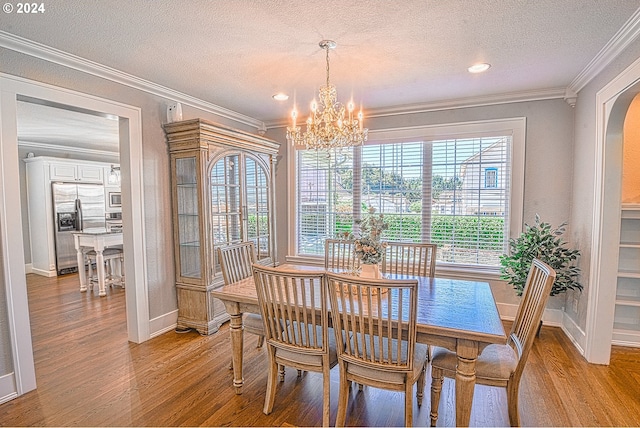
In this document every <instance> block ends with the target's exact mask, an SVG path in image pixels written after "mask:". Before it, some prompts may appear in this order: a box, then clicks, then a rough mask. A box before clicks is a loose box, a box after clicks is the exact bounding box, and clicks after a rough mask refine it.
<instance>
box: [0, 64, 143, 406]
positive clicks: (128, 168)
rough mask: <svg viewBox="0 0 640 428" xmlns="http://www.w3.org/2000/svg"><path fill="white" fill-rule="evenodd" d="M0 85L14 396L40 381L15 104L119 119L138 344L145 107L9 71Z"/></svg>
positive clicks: (129, 307)
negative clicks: (29, 103) (30, 103)
mask: <svg viewBox="0 0 640 428" xmlns="http://www.w3.org/2000/svg"><path fill="white" fill-rule="evenodd" d="M0 89H2V91H0V97H1V98H0V121H1V123H2V127H1V130H0V133H1V134H0V155H1V159H2V165H1V169H0V210H1V211H2V213H3V215H2V216H0V230H2V231H3V233H2V234H1V236H0V244H1V245H2V254H3V260H2V262H3V265H2V268H3V269H2V275H3V280H4V284H5V287H6V290H7V313H8V317H7V318H8V320H9V323H8V324H9V339H8V341H7V342H8V343H3V345H6V346H7V347H8V348H9V349H11V351H12V354H11V359H12V361H13V368H14V369H15V372H14V373H9V374H10V375H13V378H12V380H13V384H14V385H15V392H16V394H17V395H21V394H24V393H26V392H28V391H30V390H32V389H35V387H36V382H35V381H36V379H35V369H34V365H33V355H32V354H33V350H32V345H31V332H30V323H29V316H28V303H27V289H26V279H25V257H24V249H23V245H22V243H23V229H22V223H23V222H24V220H23V219H22V216H21V214H22V213H21V211H20V210H16V209H15V207H20V206H21V200H20V191H19V187H20V186H18V185H17V183H19V177H20V174H19V165H20V162H22V161H21V160H20V156H19V149H18V141H17V139H18V137H17V135H18V132H17V104H18V102H19V101H20V100H42V102H44V103H47V104H49V105H62V106H68V107H71V108H72V109H77V111H84V112H92V113H93V114H97V115H102V116H111V117H113V118H117V122H118V135H119V154H120V157H119V160H120V171H121V174H122V183H121V188H122V195H121V197H122V222H123V228H124V232H123V246H124V252H125V254H126V255H127V263H125V276H126V281H127V283H126V285H127V291H126V296H125V302H126V303H125V307H126V310H125V311H126V319H127V337H128V340H129V341H131V342H136V343H140V342H143V341H145V340H148V339H149V337H150V333H149V306H148V290H147V280H146V257H145V234H144V224H143V219H144V197H143V185H142V129H141V111H140V109H139V108H137V107H132V106H128V105H124V104H121V103H117V102H114V101H110V100H106V99H102V98H98V97H94V96H91V95H87V94H82V93H79V92H75V91H70V90H68V89H63V88H58V87H54V86H51V85H46V84H42V83H39V82H34V81H30V80H26V79H22V78H19V77H15V76H10V75H0ZM18 249H19V251H18ZM1 310H4V308H1ZM4 396H6V394H4Z"/></svg>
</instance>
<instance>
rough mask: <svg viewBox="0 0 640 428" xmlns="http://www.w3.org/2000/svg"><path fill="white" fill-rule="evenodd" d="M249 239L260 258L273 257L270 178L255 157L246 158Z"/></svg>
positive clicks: (246, 212)
mask: <svg viewBox="0 0 640 428" xmlns="http://www.w3.org/2000/svg"><path fill="white" fill-rule="evenodd" d="M245 179H246V193H247V194H246V209H245V218H244V220H245V228H246V230H247V240H248V241H253V244H254V247H255V248H256V256H257V258H258V260H262V259H266V258H269V257H271V251H270V248H271V246H270V245H269V241H270V238H271V236H270V232H269V231H270V228H269V197H268V195H269V180H268V179H267V173H266V171H265V170H264V168H263V167H262V166H260V164H259V163H258V162H257V161H256V160H255V159H253V158H251V157H248V156H247V157H246V158H245Z"/></svg>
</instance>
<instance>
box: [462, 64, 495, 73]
mask: <svg viewBox="0 0 640 428" xmlns="http://www.w3.org/2000/svg"><path fill="white" fill-rule="evenodd" d="M490 67H491V64H487V63H486V62H483V63H481V64H474V65H472V66H471V67H469V68H467V70H469V73H482V72H483V71H487V70H488V69H489V68H490Z"/></svg>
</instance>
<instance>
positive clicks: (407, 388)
mask: <svg viewBox="0 0 640 428" xmlns="http://www.w3.org/2000/svg"><path fill="white" fill-rule="evenodd" d="M412 392H413V384H412V383H411V382H406V381H405V384H404V426H405V427H412V426H413V394H412Z"/></svg>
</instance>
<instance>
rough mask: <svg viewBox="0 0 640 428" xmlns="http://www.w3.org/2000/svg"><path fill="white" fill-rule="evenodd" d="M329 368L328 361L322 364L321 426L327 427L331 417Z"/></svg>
mask: <svg viewBox="0 0 640 428" xmlns="http://www.w3.org/2000/svg"><path fill="white" fill-rule="evenodd" d="M329 370H330V368H329V359H328V358H327V361H326V362H324V366H323V367H322V426H323V427H328V426H329V417H330V415H331V409H330V405H331V382H330V381H331V373H330V371H329Z"/></svg>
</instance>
